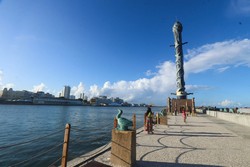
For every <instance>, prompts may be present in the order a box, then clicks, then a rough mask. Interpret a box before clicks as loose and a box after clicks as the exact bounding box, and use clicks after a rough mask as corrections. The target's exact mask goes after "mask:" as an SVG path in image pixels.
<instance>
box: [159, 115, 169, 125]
mask: <svg viewBox="0 0 250 167" xmlns="http://www.w3.org/2000/svg"><path fill="white" fill-rule="evenodd" d="M159 119H160V125H167V124H168V117H167V116H161V117H160V118H159Z"/></svg>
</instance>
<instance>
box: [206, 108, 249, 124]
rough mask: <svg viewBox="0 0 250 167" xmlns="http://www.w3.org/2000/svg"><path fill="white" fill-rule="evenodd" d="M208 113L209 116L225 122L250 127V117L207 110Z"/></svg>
mask: <svg viewBox="0 0 250 167" xmlns="http://www.w3.org/2000/svg"><path fill="white" fill-rule="evenodd" d="M206 113H207V115H210V116H213V117H216V118H219V119H223V120H225V121H229V122H233V123H236V124H240V125H244V126H248V127H250V115H244V114H235V113H226V112H220V111H211V110H207V111H206Z"/></svg>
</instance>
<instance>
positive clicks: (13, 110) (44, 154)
mask: <svg viewBox="0 0 250 167" xmlns="http://www.w3.org/2000/svg"><path fill="white" fill-rule="evenodd" d="M118 108H119V107H91V106H39V105H37V106H36V105H30V106H29V105H0V166H1V167H4V166H22V167H23V166H37V167H39V166H41V167H43V166H49V165H51V164H54V165H60V163H61V159H60V158H61V156H62V143H63V138H64V129H65V125H66V124H67V123H70V125H71V131H70V143H69V157H68V160H71V159H74V158H76V157H78V156H80V155H82V154H85V153H87V152H89V151H91V150H94V149H96V148H98V147H100V146H102V145H104V144H106V143H108V142H110V140H111V130H112V128H113V120H114V117H115V116H116V114H117V113H118V111H117V109H118ZM163 108H164V107H153V108H152V110H153V112H160V111H161V110H162V109H163ZM120 109H122V110H123V112H124V113H123V115H122V117H125V118H128V119H131V120H132V116H133V114H136V123H137V128H139V127H142V126H143V114H144V113H145V111H146V109H147V108H146V107H121V108H120Z"/></svg>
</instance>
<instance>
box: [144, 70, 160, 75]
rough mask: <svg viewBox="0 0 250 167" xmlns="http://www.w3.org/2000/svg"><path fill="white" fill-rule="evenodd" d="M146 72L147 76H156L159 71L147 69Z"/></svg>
mask: <svg viewBox="0 0 250 167" xmlns="http://www.w3.org/2000/svg"><path fill="white" fill-rule="evenodd" d="M145 74H146V76H154V75H156V74H157V73H155V72H152V71H151V70H147V71H146V73H145Z"/></svg>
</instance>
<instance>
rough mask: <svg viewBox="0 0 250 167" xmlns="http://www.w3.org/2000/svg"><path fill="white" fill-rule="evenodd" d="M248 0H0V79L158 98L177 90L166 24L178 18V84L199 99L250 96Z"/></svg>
mask: <svg viewBox="0 0 250 167" xmlns="http://www.w3.org/2000/svg"><path fill="white" fill-rule="evenodd" d="M249 17H250V2H249V1H247V0H221V1H216V0H211V1H207V0H190V1H182V0H177V1H168V0H156V1H150V0H144V1H141V0H135V1H132V0H128V1H122V0H118V1H116V0H110V1H104V0H85V1H79V0H75V1H66V0H60V1H59V0H55V1H49V0H43V1H40V0H38V1H31V0H20V1H17V0H13V1H6V0H2V1H0V24H1V27H0V35H1V36H0V58H1V63H0V89H1V90H2V89H3V88H5V87H6V88H11V87H12V88H13V89H15V90H29V91H32V92H36V91H44V92H49V93H51V94H53V95H55V96H58V94H59V93H60V92H61V90H62V87H63V86H64V85H70V87H71V92H72V94H73V95H75V96H76V97H78V96H80V94H81V93H83V92H84V94H85V95H86V96H88V97H89V98H91V97H95V96H100V95H107V96H109V97H120V98H122V99H124V100H125V101H128V102H134V103H140V102H145V103H148V104H155V105H166V104H167V103H166V100H167V97H172V98H173V97H175V96H172V95H171V93H174V92H175V91H176V77H175V72H176V69H175V50H174V48H173V47H169V46H170V45H173V44H174V37H173V32H172V27H173V24H174V23H175V22H176V21H177V20H178V21H180V22H181V23H182V25H183V32H182V36H183V42H188V44H187V45H184V46H183V52H184V71H185V76H184V77H185V83H186V91H187V92H192V93H194V95H191V96H189V98H192V97H195V99H196V104H197V105H199V106H201V105H205V106H222V107H224V106H230V107H245V106H250V100H249V97H248V95H247V94H246V93H245V92H246V91H247V90H248V89H249V88H250V79H249V77H248V76H249V74H248V73H249V67H250V56H249V55H250V50H249V46H250V32H249V28H250V22H249V21H248V20H249Z"/></svg>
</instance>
